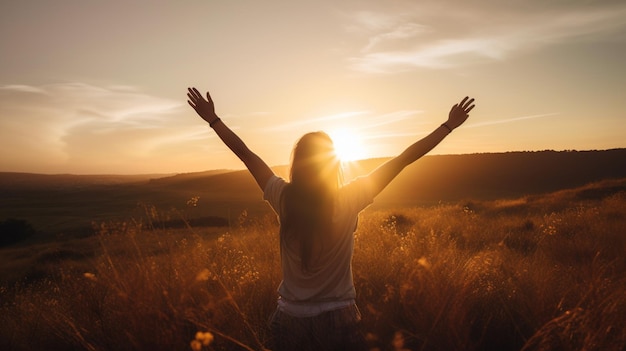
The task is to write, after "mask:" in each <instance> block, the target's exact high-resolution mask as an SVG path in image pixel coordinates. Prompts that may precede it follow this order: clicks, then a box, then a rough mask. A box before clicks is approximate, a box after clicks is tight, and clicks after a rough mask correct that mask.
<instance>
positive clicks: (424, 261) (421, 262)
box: [417, 257, 430, 269]
mask: <svg viewBox="0 0 626 351" xmlns="http://www.w3.org/2000/svg"><path fill="white" fill-rule="evenodd" d="M417 264H419V265H420V266H422V267H424V268H426V269H429V268H430V262H428V259H426V257H421V258H420V259H419V260H417Z"/></svg>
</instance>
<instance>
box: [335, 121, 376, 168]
mask: <svg viewBox="0 0 626 351" xmlns="http://www.w3.org/2000/svg"><path fill="white" fill-rule="evenodd" d="M328 134H329V135H330V138H331V139H332V140H333V144H334V146H335V152H336V153H337V157H339V160H341V162H350V161H356V160H362V159H364V158H367V157H368V155H367V148H366V147H365V144H364V143H363V138H362V136H361V135H359V134H358V133H355V132H354V131H352V130H350V129H345V128H344V129H335V130H332V131H330V132H329V133H328Z"/></svg>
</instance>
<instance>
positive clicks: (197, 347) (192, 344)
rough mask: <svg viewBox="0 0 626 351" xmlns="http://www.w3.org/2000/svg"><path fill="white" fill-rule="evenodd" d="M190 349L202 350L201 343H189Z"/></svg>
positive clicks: (195, 341) (196, 341)
mask: <svg viewBox="0 0 626 351" xmlns="http://www.w3.org/2000/svg"><path fill="white" fill-rule="evenodd" d="M191 349H192V350H193V351H200V350H201V349H202V343H201V342H200V341H198V340H193V341H191Z"/></svg>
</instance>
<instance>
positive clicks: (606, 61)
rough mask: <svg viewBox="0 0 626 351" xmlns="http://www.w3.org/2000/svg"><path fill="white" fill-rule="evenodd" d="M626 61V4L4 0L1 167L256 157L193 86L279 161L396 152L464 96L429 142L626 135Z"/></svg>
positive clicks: (488, 148)
mask: <svg viewBox="0 0 626 351" xmlns="http://www.w3.org/2000/svg"><path fill="white" fill-rule="evenodd" d="M625 62H626V2H624V1H621V0H620V1H617V0H616V1H591V0H589V1H582V0H562V1H544V0H515V1H499V0H477V1H463V0H454V1H442V0H428V1H421V0H410V1H408V0H407V1H402V0H394V1H373V0H372V1H335V0H317V1H297V0H290V1H287V0H285V1H267V0H265V1H255V0H223V1H220V0H206V1H199V0H198V1H156V0H152V1H147V0H146V1H128V0H125V1H118V0H107V1H104V0H102V1H98V0H54V1H49V0H41V1H35V0H22V1H17V0H15V1H11V0H0V140H1V144H0V146H1V147H0V171H20V172H37V173H77V174H134V173H170V172H191V171H200V170H209V169H218V168H242V164H241V163H240V162H239V160H238V159H236V157H235V156H233V155H232V154H231V153H230V152H229V151H228V150H227V149H226V147H225V146H223V145H222V144H221V142H220V141H219V140H218V139H217V137H216V136H215V135H214V134H213V133H212V131H211V130H210V129H209V127H208V125H206V124H205V123H204V122H203V121H202V120H201V119H200V118H199V117H197V115H195V112H194V111H193V110H192V109H191V108H190V107H189V106H188V105H187V103H186V95H185V94H186V88H187V87H188V86H197V87H198V88H199V89H200V90H203V91H206V90H210V91H211V93H212V96H213V98H214V100H215V102H216V110H217V112H218V114H219V115H220V116H221V117H222V119H223V120H224V121H225V122H226V123H227V124H228V125H229V126H231V127H232V128H233V129H234V130H236V132H237V133H238V134H239V135H240V136H241V137H242V139H243V140H244V141H245V142H246V143H247V144H248V146H249V147H250V148H251V149H253V150H254V151H256V152H257V153H258V154H259V155H260V156H261V157H262V158H264V159H265V160H266V161H267V162H268V163H269V164H270V165H279V164H287V163H288V162H289V157H290V153H291V149H292V147H293V144H294V143H295V141H296V140H297V139H298V137H299V136H301V135H302V134H303V133H304V132H307V131H314V130H325V131H327V132H329V133H331V135H335V136H337V138H339V136H341V135H343V137H342V138H344V139H346V138H348V137H349V136H348V134H352V138H354V139H353V140H350V142H349V144H351V145H360V147H359V149H358V150H357V151H358V155H357V156H360V157H374V156H392V155H396V154H397V153H399V152H401V151H402V150H403V149H404V148H405V147H406V146H408V145H409V144H411V143H412V142H413V141H415V140H417V139H418V138H421V137H423V136H424V135H426V134H427V133H428V132H430V131H431V130H432V129H434V128H436V127H437V126H438V125H439V124H441V123H442V122H444V121H445V119H446V117H447V113H448V111H449V109H450V106H451V105H452V104H454V103H456V102H457V101H458V100H460V98H462V97H463V96H465V95H471V96H473V97H475V98H476V100H477V107H476V109H475V110H474V111H473V112H472V114H471V117H470V120H469V121H468V122H467V123H466V124H465V125H464V126H463V127H461V128H460V129H458V130H455V131H454V133H453V134H452V135H451V136H450V137H448V139H447V140H445V141H444V142H443V143H442V144H441V145H440V146H438V147H437V148H436V149H435V150H434V152H433V153H439V154H442V153H443V154H461V153H476V152H501V151H522V150H544V149H555V150H565V149H576V150H588V149H608V148H618V147H626V115H625V112H624V111H626V64H625ZM342 130H343V131H344V132H343V133H344V134H341V133H342V132H341V131H342ZM337 143H338V144H339V143H341V141H339V140H338V141H337Z"/></svg>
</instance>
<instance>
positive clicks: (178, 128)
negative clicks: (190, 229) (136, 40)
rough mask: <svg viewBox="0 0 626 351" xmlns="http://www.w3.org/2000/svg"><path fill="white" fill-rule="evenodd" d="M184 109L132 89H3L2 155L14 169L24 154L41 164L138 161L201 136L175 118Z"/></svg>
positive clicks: (71, 85) (70, 86)
mask: <svg viewBox="0 0 626 351" xmlns="http://www.w3.org/2000/svg"><path fill="white" fill-rule="evenodd" d="M183 106H184V104H183V103H182V102H181V101H173V100H169V99H164V98H160V97H157V96H152V95H149V94H146V93H142V92H141V91H139V90H137V89H134V88H131V87H120V86H114V87H106V86H95V85H90V84H84V83H66V84H52V85H43V86H27V85H5V86H1V87H0V117H1V118H0V139H1V140H2V144H3V147H2V148H1V150H0V157H1V158H2V159H3V163H5V164H4V165H3V166H4V167H10V168H11V167H12V168H19V165H20V164H21V162H22V161H21V160H20V159H21V158H23V155H29V157H32V158H33V160H34V161H38V162H39V163H40V164H42V165H62V164H68V163H73V164H74V166H76V164H79V163H81V162H84V163H90V164H94V165H99V166H100V167H102V168H104V167H106V164H107V163H121V162H120V161H121V160H122V159H124V160H126V161H131V162H132V161H133V160H134V161H135V162H136V161H137V160H139V159H141V157H143V156H145V155H146V154H147V153H151V152H153V151H154V150H155V149H158V148H159V145H162V144H163V143H172V142H176V141H181V140H189V139H198V138H200V136H199V135H198V133H200V132H199V131H198V129H197V125H195V126H194V125H193V123H191V121H192V120H191V119H190V123H181V121H179V120H176V119H175V118H173V116H174V115H175V114H176V113H177V112H180V111H181V109H182V107H183ZM204 135H205V136H206V132H205V133H204ZM12 150H19V151H20V152H19V153H17V152H13V151H12ZM5 161H6V162H5ZM31 161H32V160H31ZM42 168H43V167H42Z"/></svg>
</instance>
